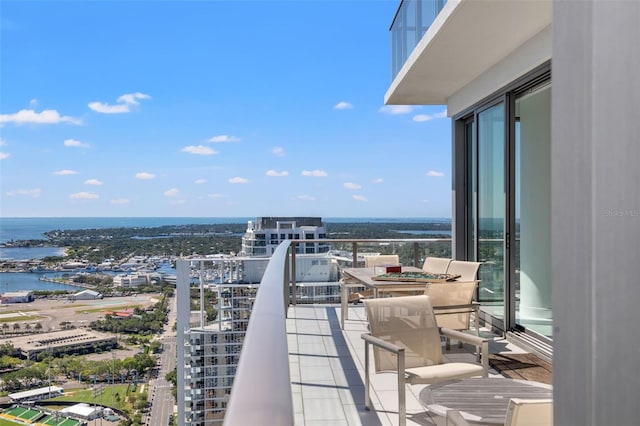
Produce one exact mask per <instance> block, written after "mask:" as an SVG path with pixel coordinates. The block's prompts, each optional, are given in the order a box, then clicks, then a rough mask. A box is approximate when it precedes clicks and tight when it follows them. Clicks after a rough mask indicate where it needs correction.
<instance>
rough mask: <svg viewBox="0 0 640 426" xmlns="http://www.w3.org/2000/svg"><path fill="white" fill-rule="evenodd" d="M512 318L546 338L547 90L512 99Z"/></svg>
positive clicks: (548, 286)
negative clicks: (513, 118)
mask: <svg viewBox="0 0 640 426" xmlns="http://www.w3.org/2000/svg"><path fill="white" fill-rule="evenodd" d="M514 128H515V138H514V139H515V141H514V143H515V155H514V167H513V169H514V171H515V176H514V178H515V179H514V181H515V183H514V189H515V191H514V195H515V196H514V199H513V202H514V203H515V231H516V233H515V236H516V240H515V253H514V254H515V256H514V258H515V265H514V268H515V271H514V272H515V274H514V281H515V282H514V283H513V285H514V288H515V298H516V299H515V310H516V311H515V320H516V324H517V325H519V326H522V327H524V328H526V329H528V330H532V331H534V332H536V333H539V334H542V335H544V336H548V337H551V254H550V251H549V247H550V244H551V241H550V239H551V230H550V214H551V176H550V175H551V86H550V82H549V81H547V82H544V83H542V84H540V85H538V86H535V87H532V88H529V89H527V90H526V91H524V92H522V93H520V94H518V95H517V96H516V99H515V127H514Z"/></svg>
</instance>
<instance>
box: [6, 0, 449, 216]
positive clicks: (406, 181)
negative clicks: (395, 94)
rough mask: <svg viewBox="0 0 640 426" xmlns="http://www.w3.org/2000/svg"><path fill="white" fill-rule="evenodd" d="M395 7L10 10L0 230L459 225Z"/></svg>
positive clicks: (119, 5) (438, 111) (64, 6)
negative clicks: (276, 221) (296, 222)
mask: <svg viewBox="0 0 640 426" xmlns="http://www.w3.org/2000/svg"><path fill="white" fill-rule="evenodd" d="M397 6H398V1H395V0H393V1H386V0H384V1H348V2H333V1H303V2H275V1H270V2H245V1H241V2H227V1H204V2H164V1H162V2H143V1H130V2H83V3H77V2H64V1H62V2H13V1H9V2H3V3H2V6H1V7H2V18H1V32H2V33H1V36H2V37H1V44H2V46H1V47H2V49H1V51H2V53H1V62H0V63H1V64H2V65H1V71H2V72H1V74H0V83H1V87H2V96H1V99H0V168H1V171H0V176H1V178H2V184H1V194H0V202H1V203H0V216H2V217H34V216H44V217H51V216H77V217H94V216H95V217H137V216H151V217H153V216H166V217H180V216H185V217H190V216H194V217H198V216H209V215H211V216H218V217H234V216H237V217H244V216H256V217H257V216H296V215H298V216H321V217H450V216H451V135H450V130H451V129H450V127H451V123H450V120H449V119H448V118H447V117H446V109H445V107H444V106H384V105H383V97H384V93H385V91H386V89H387V87H388V85H389V83H390V80H391V75H390V71H389V70H390V46H389V43H390V35H389V32H388V28H389V25H390V17H392V16H393V14H394V12H395V9H396V8H397Z"/></svg>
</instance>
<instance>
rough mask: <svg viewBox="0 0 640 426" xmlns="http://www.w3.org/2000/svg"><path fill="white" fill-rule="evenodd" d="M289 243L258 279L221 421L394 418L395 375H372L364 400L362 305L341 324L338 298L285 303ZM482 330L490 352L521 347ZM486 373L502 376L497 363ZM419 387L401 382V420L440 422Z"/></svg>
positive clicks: (468, 352)
mask: <svg viewBox="0 0 640 426" xmlns="http://www.w3.org/2000/svg"><path fill="white" fill-rule="evenodd" d="M288 245H289V242H285V243H283V244H282V245H280V246H279V247H278V250H277V251H276V253H274V255H273V257H272V259H271V261H270V263H269V266H268V267H267V270H266V272H265V274H264V277H263V280H262V282H261V285H260V289H259V291H258V295H257V298H256V303H255V305H254V310H253V312H252V315H251V319H250V324H249V328H248V330H247V335H246V337H245V344H244V347H243V351H242V353H241V356H240V363H239V365H238V370H237V373H236V377H235V380H234V385H233V390H232V393H231V399H230V402H229V406H228V409H227V414H226V417H225V425H244V424H253V425H260V424H295V425H319V424H332V425H396V424H398V402H397V401H398V400H397V380H396V376H395V374H391V373H389V374H384V373H383V374H372V375H371V384H372V388H371V398H372V404H373V409H372V410H371V411H367V410H366V409H365V407H364V391H365V389H364V383H365V381H364V342H363V340H362V339H361V337H360V336H361V334H362V333H364V332H366V331H367V322H366V320H365V317H364V308H363V306H362V305H350V306H349V307H348V309H349V320H347V321H346V323H345V328H344V330H342V329H341V328H340V305H338V304H326V305H325V304H305V305H291V304H290V303H289V295H288V292H284V291H283V290H284V288H287V287H288V284H289V279H288V276H287V273H286V271H287V270H288V267H287V266H288V262H289V261H290V260H289V254H288V251H287V246H288ZM285 284H286V286H285ZM293 294H295V292H293ZM283 296H284V297H283ZM285 316H286V318H285ZM482 334H483V336H484V337H491V339H492V340H491V343H490V352H491V353H498V352H500V353H524V351H523V350H521V349H520V348H518V347H515V346H514V345H512V344H510V343H508V342H507V341H506V340H504V339H502V338H501V337H500V336H496V335H491V333H490V332H489V331H488V330H486V329H483V330H482ZM443 345H444V343H443ZM443 352H444V354H445V359H447V360H448V361H466V360H468V361H473V360H474V359H475V355H474V354H473V348H471V347H466V346H465V347H462V348H458V347H456V345H452V347H451V349H450V350H445V351H443ZM490 375H491V376H492V377H502V376H501V375H500V374H499V373H498V372H496V371H495V370H491V371H490ZM422 388H424V386H411V387H407V416H406V424H408V425H412V424H419V425H436V424H442V423H443V419H442V418H441V417H437V416H433V417H432V416H431V415H430V414H429V413H428V412H427V411H426V410H425V409H424V408H423V407H422V405H421V403H420V402H419V399H418V395H419V393H420V391H421V390H422Z"/></svg>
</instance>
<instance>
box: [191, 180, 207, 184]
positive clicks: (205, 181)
mask: <svg viewBox="0 0 640 426" xmlns="http://www.w3.org/2000/svg"><path fill="white" fill-rule="evenodd" d="M193 183H196V184H198V185H201V184H203V183H207V180H206V179H196V180H194V181H193Z"/></svg>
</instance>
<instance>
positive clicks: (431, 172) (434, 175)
mask: <svg viewBox="0 0 640 426" xmlns="http://www.w3.org/2000/svg"><path fill="white" fill-rule="evenodd" d="M427 176H432V177H442V176H444V173H442V172H438V171H435V170H429V171H428V172H427Z"/></svg>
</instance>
